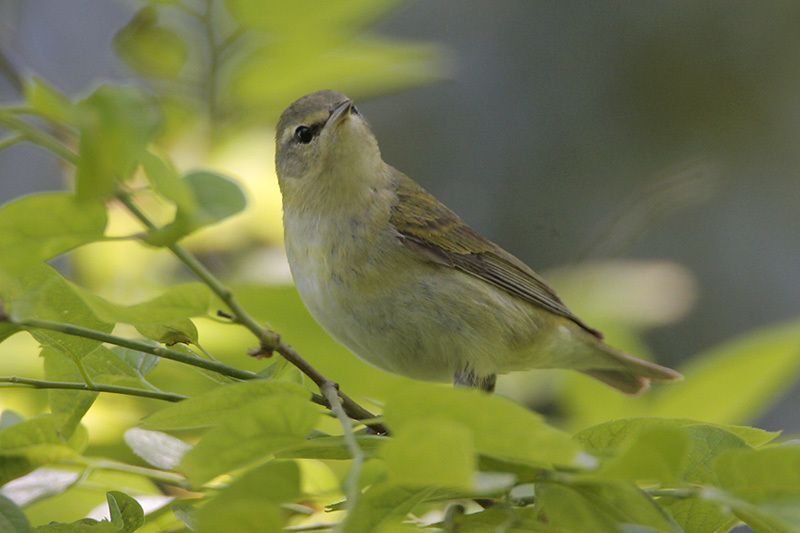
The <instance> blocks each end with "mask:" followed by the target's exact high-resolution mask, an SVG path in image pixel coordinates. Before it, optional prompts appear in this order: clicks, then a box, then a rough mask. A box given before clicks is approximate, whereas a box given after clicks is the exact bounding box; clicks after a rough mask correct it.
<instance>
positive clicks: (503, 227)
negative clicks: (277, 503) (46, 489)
mask: <svg viewBox="0 0 800 533" xmlns="http://www.w3.org/2000/svg"><path fill="white" fill-rule="evenodd" d="M150 4H152V6H151V7H149V8H145V9H142V8H143V7H144V6H146V5H147V4H146V3H143V2H125V1H121V0H118V1H113V2H109V1H108V0H61V1H59V2H49V1H45V0H3V1H2V3H0V49H2V50H3V52H4V53H5V55H6V56H7V59H8V60H9V61H10V62H11V63H13V64H15V65H17V66H18V67H19V69H20V70H21V72H22V73H23V75H26V76H27V75H32V74H35V75H37V76H40V77H42V78H43V79H45V80H47V82H48V83H50V84H51V85H53V86H54V87H55V88H57V89H58V90H60V91H62V92H64V93H66V94H67V95H70V96H71V97H82V96H85V95H86V94H88V93H89V92H90V91H91V90H92V89H93V88H94V87H96V86H97V85H98V84H99V83H100V82H103V81H112V82H119V83H124V84H133V85H137V86H142V87H146V88H147V89H148V90H149V91H151V93H152V94H154V95H156V96H157V98H158V100H159V105H160V106H161V107H162V109H163V110H164V113H165V123H164V128H163V130H162V134H161V137H160V140H159V146H160V148H161V149H162V150H163V151H165V152H168V153H169V154H170V155H171V157H172V158H173V159H174V160H175V161H176V163H177V165H178V166H179V167H180V168H181V169H182V170H186V169H191V168H195V167H199V166H206V167H211V168H215V169H217V170H220V171H222V172H226V173H228V174H230V175H233V176H234V177H236V178H237V179H239V180H240V181H241V182H242V184H243V186H244V187H245V189H246V190H247V191H248V194H249V199H250V206H249V209H248V210H247V211H246V213H244V214H242V215H239V216H237V217H235V218H234V219H231V220H229V221H226V222H225V223H223V224H221V225H219V226H216V227H213V228H210V229H208V230H203V231H201V232H199V233H198V234H196V235H194V236H192V237H191V238H190V239H189V240H188V244H189V246H190V248H191V249H193V250H194V251H195V252H197V253H198V254H200V256H201V258H202V259H203V260H204V261H205V262H206V263H207V264H208V265H209V266H210V267H211V268H212V269H213V270H214V271H215V272H217V273H219V274H220V275H221V276H222V277H223V278H224V279H226V280H228V281H229V282H231V283H234V284H236V285H237V286H239V287H240V290H241V295H242V299H243V303H244V304H245V307H247V308H248V309H250V310H251V311H252V312H253V313H255V314H257V316H259V317H260V318H261V319H263V320H266V321H268V322H269V323H270V325H271V326H273V327H274V328H275V329H276V330H277V331H280V332H281V333H282V334H283V335H284V337H285V339H286V340H287V341H288V342H290V343H292V344H293V345H295V346H296V347H297V348H298V349H299V350H300V351H301V353H303V354H304V355H306V356H307V357H308V358H309V359H311V360H312V361H313V362H314V363H315V364H316V365H318V366H319V368H320V369H321V370H322V371H323V372H324V373H325V374H327V375H329V376H331V377H332V378H334V379H336V380H337V381H338V382H340V383H341V384H342V387H343V388H344V389H345V390H347V391H348V392H349V393H351V394H354V395H356V396H358V397H360V398H367V399H369V398H375V399H377V400H380V398H381V391H382V390H384V389H385V388H387V387H389V388H391V387H393V386H397V385H401V384H403V383H404V380H402V379H401V378H396V377H392V376H388V375H387V374H384V373H382V372H380V371H377V370H373V369H371V368H369V367H367V366H366V365H364V364H363V363H360V362H359V361H357V360H356V359H355V358H354V357H353V356H351V355H349V354H348V353H347V352H346V351H345V350H344V349H342V348H340V347H338V346H336V345H335V344H334V343H332V341H330V340H329V339H328V338H327V337H326V336H325V335H324V333H323V332H322V331H321V330H320V329H319V328H318V327H317V326H316V325H315V324H314V323H313V322H312V321H311V320H310V318H309V317H308V315H307V313H306V312H305V310H304V308H303V306H302V304H301V303H300V302H299V300H298V299H297V296H296V294H295V293H294V291H293V289H291V287H290V286H288V284H289V283H290V278H289V275H288V268H287V266H286V263H285V258H284V256H283V251H282V243H281V228H280V198H279V196H278V190H277V185H276V182H275V177H274V169H273V163H272V156H273V141H272V136H273V131H272V126H273V124H274V122H275V121H276V119H277V117H278V115H279V113H280V111H281V110H282V109H283V107H284V106H285V105H286V104H288V103H289V102H290V101H291V100H293V99H295V98H296V97H299V96H301V95H302V94H304V93H306V92H310V91H313V90H318V89H322V88H334V89H338V90H342V91H344V92H347V93H348V94H350V95H351V96H353V97H354V98H356V99H357V101H358V104H359V108H360V109H361V110H362V112H363V114H364V115H365V116H366V117H367V119H368V120H369V121H370V123H371V124H372V127H373V129H374V130H375V132H376V134H377V137H378V139H379V140H380V142H381V147H382V151H383V154H384V159H385V160H386V161H387V162H389V163H390V164H392V165H394V166H396V167H397V168H399V169H401V170H403V171H404V172H406V173H408V174H409V175H410V176H412V177H413V178H415V179H416V180H417V181H419V182H420V183H422V184H423V185H424V186H426V187H427V188H428V189H429V190H431V191H432V192H433V193H434V194H435V195H436V196H438V197H439V198H440V199H441V200H443V201H444V202H445V203H446V204H448V205H449V206H450V207H451V208H453V209H454V210H455V211H457V212H458V213H459V214H461V215H462V217H463V218H465V219H466V220H467V221H468V222H469V223H470V224H471V225H473V226H474V227H475V228H476V229H478V230H479V231H481V232H482V233H484V234H485V235H487V236H488V237H490V238H491V239H492V240H494V241H496V242H498V243H499V244H500V245H502V246H504V247H505V248H507V249H508V250H510V251H512V252H513V253H515V254H516V255H518V256H519V257H520V258H522V259H523V260H525V261H526V262H528V263H529V264H531V265H532V266H534V267H535V268H537V269H538V270H539V271H543V272H545V273H546V277H547V278H548V279H549V280H550V281H551V282H552V283H553V285H555V286H556V288H557V289H559V290H560V291H561V292H562V293H563V295H564V299H565V300H566V301H567V303H568V304H570V306H571V307H572V308H574V309H575V310H576V312H577V313H578V314H580V315H584V316H585V317H586V319H587V321H589V322H590V323H594V324H596V325H598V327H600V329H605V330H606V331H607V333H608V336H609V338H610V339H611V342H612V343H616V344H617V345H620V346H622V347H624V348H628V349H630V350H632V351H635V352H636V353H638V354H643V355H650V356H652V357H655V358H656V359H658V360H659V362H663V363H666V364H671V365H675V366H678V367H681V368H683V367H682V365H683V362H684V361H685V360H687V359H690V358H692V357H693V356H695V355H697V354H698V353H704V352H706V351H707V350H711V349H712V348H714V347H717V346H719V345H720V344H721V343H723V342H724V341H727V340H728V339H732V338H735V337H737V336H740V335H746V334H749V333H751V332H753V331H755V330H757V329H758V328H762V327H769V326H772V325H774V324H781V323H784V322H786V324H787V325H785V326H779V327H777V328H773V329H770V330H768V331H765V332H762V333H757V334H756V336H755V337H754V338H750V339H749V340H747V341H745V342H738V343H735V344H729V345H726V346H727V347H725V346H723V348H721V349H719V350H718V351H715V352H712V355H714V354H717V355H716V356H717V357H719V361H718V362H717V363H716V366H715V364H711V363H708V362H706V363H704V364H699V365H695V366H694V367H690V372H687V374H688V375H689V376H690V378H691V379H688V380H687V382H686V383H685V384H682V385H678V386H676V387H674V388H673V389H672V390H671V391H670V392H668V393H665V394H660V392H659V391H657V392H656V393H655V394H653V395H651V396H649V397H645V398H637V399H629V398H623V397H621V396H619V395H618V394H616V393H615V392H613V391H610V390H607V389H605V388H603V387H602V386H600V385H596V384H594V383H590V382H588V381H586V380H584V379H583V378H581V377H579V376H572V375H569V376H567V375H563V374H560V373H545V372H539V373H535V374H517V375H512V376H508V377H504V378H502V379H501V382H500V385H499V391H500V393H502V394H506V395H509V396H512V397H514V398H516V399H518V400H519V401H522V402H526V403H527V404H529V405H531V406H532V407H534V408H536V409H538V410H540V411H544V412H546V413H548V414H549V415H551V418H552V419H553V420H554V421H555V422H556V423H560V424H563V425H565V426H569V427H572V428H573V429H574V428H579V427H583V426H585V425H588V424H590V423H596V422H599V421H603V420H607V419H609V418H612V417H614V416H623V415H625V416H630V415H633V414H656V415H659V414H660V415H665V416H692V415H696V416H697V417H699V418H703V419H709V420H711V421H719V422H731V423H746V422H755V423H757V424H759V425H761V426H762V427H765V428H767V429H785V430H787V431H788V432H790V433H791V432H796V431H798V430H800V411H798V410H797V409H796V405H797V403H798V401H800V387H798V386H797V385H795V382H796V381H797V380H796V376H797V372H798V371H799V370H800V366H799V365H800V334H799V333H798V332H800V327H798V325H797V322H796V319H797V317H798V315H800V285H798V283H797V272H798V267H800V245H799V244H798V238H797V227H798V224H799V223H800V214H798V213H800V211H799V210H798V202H800V156H798V154H800V150H797V147H796V143H797V139H800V4H797V3H795V2H768V3H766V2H762V3H730V2H722V1H718V2H712V1H706V2H702V3H698V2H689V1H679V2H636V3H617V4H607V3H602V4H601V3H590V2H558V3H545V2H525V1H495V2H491V3H489V2H478V1H459V2H456V1H439V2H423V1H412V2H396V1H386V0H383V1H377V2H375V1H373V2H367V1H356V0H349V1H347V2H314V3H312V4H313V7H314V8H313V9H306V8H304V7H302V6H301V7H298V4H299V3H295V2H287V3H279V2H266V3H261V2H249V1H247V0H231V1H229V2H226V3H223V2H215V3H213V5H214V6H215V8H214V11H213V13H212V15H213V17H212V19H211V20H212V22H211V23H210V24H209V23H208V20H207V19H206V20H203V19H202V17H197V16H196V15H197V13H194V14H193V13H187V12H186V10H185V9H180V8H177V7H175V5H174V2H170V1H167V0H165V1H162V2H151V3H150ZM183 5H189V6H194V7H191V9H196V10H198V12H201V11H202V7H203V6H204V5H205V3H204V2H197V3H193V2H186V3H185V4H183ZM292 6H294V7H292ZM209 35H211V36H212V37H213V38H214V40H215V42H217V45H218V46H217V47H215V48H209V47H208V37H209ZM210 80H211V81H210ZM0 99H1V100H2V101H4V102H11V101H15V100H19V99H20V94H19V92H18V88H17V87H15V85H14V83H13V81H12V80H10V79H9V77H7V76H0ZM66 186H67V182H66V181H65V178H64V176H63V175H62V169H61V168H60V167H59V165H58V162H57V161H56V160H55V159H54V158H53V157H51V156H50V155H48V154H45V153H43V152H42V151H40V150H38V149H36V148H34V147H31V146H25V145H18V146H14V147H13V148H12V149H9V150H5V151H3V152H0V203H4V202H6V201H8V200H10V199H12V198H14V197H17V196H19V195H22V194H25V193H28V192H32V191H39V190H55V189H62V188H64V187H66ZM146 207H147V209H149V210H150V211H151V212H153V213H158V212H162V215H163V218H164V219H165V220H166V219H167V217H168V216H169V213H168V211H167V210H166V207H165V206H163V205H160V204H158V202H157V201H156V200H155V199H154V200H153V201H152V202H151V203H149V204H147V205H146ZM110 209H111V215H112V218H111V225H110V233H111V234H114V235H124V234H129V233H131V232H133V231H137V230H138V228H137V226H136V225H135V224H134V223H133V222H132V221H131V220H130V219H128V218H127V217H126V216H125V215H124V214H122V213H121V212H118V210H117V209H116V208H115V206H113V205H112V206H110ZM58 265H59V266H60V267H62V268H63V269H64V270H65V271H67V272H69V273H70V274H71V276H72V277H73V278H74V279H76V280H77V281H79V282H80V283H81V284H83V285H86V286H88V287H89V288H91V289H93V290H95V291H97V292H99V293H100V294H102V295H104V296H106V297H108V298H110V299H112V300H116V301H120V302H132V301H140V300H143V299H145V298H147V297H149V296H152V295H153V294H155V293H156V292H157V291H158V290H159V288H163V287H164V286H165V285H169V284H173V283H176V282H179V281H186V280H188V279H190V278H189V276H188V275H187V274H186V273H185V272H184V271H183V270H182V269H181V268H180V266H179V265H177V264H176V263H175V261H174V260H173V259H172V258H171V257H170V256H169V254H168V253H167V252H165V251H163V250H162V251H157V250H153V249H147V248H142V247H141V246H138V245H137V244H135V243H129V242H111V243H98V244H93V245H90V246H87V247H84V248H82V249H80V250H79V251H77V252H76V253H74V254H72V255H71V256H70V257H69V258H68V259H65V260H61V261H59V263H58ZM793 320H794V322H793ZM198 327H199V329H200V340H201V344H202V345H203V347H204V348H205V349H207V350H208V351H210V352H211V353H214V354H215V355H217V356H219V357H220V358H222V359H224V360H226V361H229V362H231V363H233V364H236V365H237V366H242V367H247V368H252V369H256V370H257V369H260V368H263V366H264V363H262V362H256V361H253V360H252V359H249V358H248V357H247V356H246V355H244V351H245V349H246V348H247V347H248V345H249V344H251V343H252V340H251V339H250V338H249V337H248V335H247V334H245V333H244V332H242V333H241V335H239V336H236V335H232V334H231V331H230V328H224V329H223V327H222V326H220V325H218V324H217V323H215V322H213V321H212V320H210V319H201V320H199V321H198ZM36 353H37V347H36V345H35V343H34V342H33V341H32V339H30V337H28V336H27V335H25V334H18V335H15V336H14V337H12V338H11V339H9V340H8V341H6V342H5V343H3V344H2V346H0V374H3V375H27V376H35V375H39V374H40V372H41V370H40V366H41V363H40V361H39V360H38V358H37V357H36ZM286 371H287V372H291V370H289V369H287V370H286ZM178 376H181V377H180V380H178ZM185 376H186V373H185V372H183V373H179V372H177V371H176V369H175V368H173V367H172V366H170V364H169V363H168V362H166V363H163V364H162V365H161V366H160V367H159V372H158V373H157V374H156V375H155V377H154V378H153V379H154V381H156V382H157V383H158V384H159V385H162V386H164V387H166V388H169V389H170V390H175V391H178V392H193V391H197V390H201V389H202V388H203V387H204V384H206V385H208V384H209V383H210V382H209V381H208V377H206V376H203V375H200V374H197V375H196V376H195V379H194V380H191V379H187V378H186V377H185ZM696 376H700V377H697V378H696V379H695V377H696ZM701 378H702V379H701ZM298 379H299V378H298ZM732 390H736V391H740V392H737V394H738V396H737V395H735V394H733V393H732V392H731V391H732ZM784 393H786V395H785V396H784ZM667 394H669V397H666V395H667ZM782 396H783V401H782V402H780V403H778V402H777V400H778V399H779V398H780V397H782ZM45 407H46V394H45V393H43V392H31V391H19V390H14V391H8V390H6V391H3V392H2V393H0V408H10V409H14V410H16V411H18V412H21V413H23V414H26V415H27V414H34V413H36V412H38V411H40V410H43V409H45ZM148 410H149V407H148V404H147V402H146V401H137V400H133V399H131V398H126V397H103V398H101V400H99V401H98V402H97V403H96V404H95V406H94V407H93V408H92V411H91V412H90V413H89V415H88V416H87V418H86V419H85V420H84V422H85V423H86V424H87V426H88V427H89V434H90V438H91V439H92V440H91V442H92V446H93V448H92V451H94V453H97V454H107V455H109V456H114V457H124V458H125V459H128V460H135V459H134V458H133V457H132V456H131V454H130V452H129V451H127V448H125V447H124V445H123V444H122V441H121V433H122V431H123V430H124V429H125V428H127V427H130V426H131V425H132V424H134V423H135V422H136V421H137V420H138V419H139V418H140V417H141V416H142V415H143V414H144V413H146V412H147V411H148ZM320 479H322V478H320ZM329 482H330V483H335V482H336V480H335V478H332V480H329ZM52 501H53V500H49V502H52ZM50 505H54V504H52V503H50ZM76 513H77V511H76ZM43 516H48V515H47V513H45V512H44V511H43ZM78 516H80V515H79V514H78ZM59 518H60V519H62V520H63V519H67V518H69V517H66V516H63V515H61V516H59Z"/></svg>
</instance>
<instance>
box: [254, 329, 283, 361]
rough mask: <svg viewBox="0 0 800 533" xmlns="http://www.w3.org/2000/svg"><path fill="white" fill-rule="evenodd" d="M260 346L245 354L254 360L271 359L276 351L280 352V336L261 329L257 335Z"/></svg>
mask: <svg viewBox="0 0 800 533" xmlns="http://www.w3.org/2000/svg"><path fill="white" fill-rule="evenodd" d="M259 338H260V340H261V345H260V346H259V347H258V348H253V349H252V350H249V351H248V352H247V353H248V354H250V355H251V356H253V357H255V358H256V359H265V358H268V357H272V355H273V354H274V353H275V352H276V351H280V350H279V347H280V345H281V336H280V335H279V334H278V333H275V332H274V331H271V330H269V329H263V330H262V331H261V334H260V335H259Z"/></svg>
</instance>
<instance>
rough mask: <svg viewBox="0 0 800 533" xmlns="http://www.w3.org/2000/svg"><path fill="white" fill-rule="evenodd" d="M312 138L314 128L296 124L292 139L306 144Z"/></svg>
mask: <svg viewBox="0 0 800 533" xmlns="http://www.w3.org/2000/svg"><path fill="white" fill-rule="evenodd" d="M313 138H314V130H312V129H311V128H309V127H308V126H297V129H296V130H294V139H295V140H296V141H297V142H299V143H303V144H308V143H310V142H311V139H313Z"/></svg>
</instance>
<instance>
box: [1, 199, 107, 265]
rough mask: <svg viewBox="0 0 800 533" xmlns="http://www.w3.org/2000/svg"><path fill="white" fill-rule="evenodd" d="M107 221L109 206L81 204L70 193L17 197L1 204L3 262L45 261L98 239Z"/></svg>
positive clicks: (101, 236) (100, 237)
mask: <svg viewBox="0 0 800 533" xmlns="http://www.w3.org/2000/svg"><path fill="white" fill-rule="evenodd" d="M37 214H38V215H39V216H32V215H37ZM45 215H46V216H45ZM106 222H107V217H106V209H105V206H103V205H101V204H92V205H83V204H79V203H78V202H77V201H76V200H75V197H74V196H73V195H72V194H69V193H61V192H48V193H38V194H31V195H29V196H23V197H21V198H16V199H14V200H12V201H11V202H8V203H6V204H4V205H3V206H2V207H0V257H2V260H1V261H0V264H9V263H12V262H13V263H22V262H25V261H28V262H34V261H44V260H48V259H52V258H53V257H56V256H58V255H60V254H63V253H64V252H67V251H69V250H72V249H73V248H76V247H78V246H80V245H82V244H87V243H90V242H94V241H98V240H100V239H102V238H103V233H104V231H105V227H106ZM13 263H12V264H13Z"/></svg>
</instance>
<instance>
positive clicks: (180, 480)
mask: <svg viewBox="0 0 800 533" xmlns="http://www.w3.org/2000/svg"><path fill="white" fill-rule="evenodd" d="M85 465H86V466H87V467H89V468H93V469H95V470H114V471H116V472H127V473H129V474H136V475H140V476H144V477H148V478H150V479H155V480H158V481H165V482H167V483H173V484H176V485H181V486H184V487H185V486H187V483H186V478H185V477H184V476H182V475H180V474H176V473H174V472H165V471H163V470H157V469H155V468H147V467H144V466H136V465H129V464H126V463H120V462H118V461H110V460H108V459H99V460H89V461H87V462H86V463H85Z"/></svg>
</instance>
